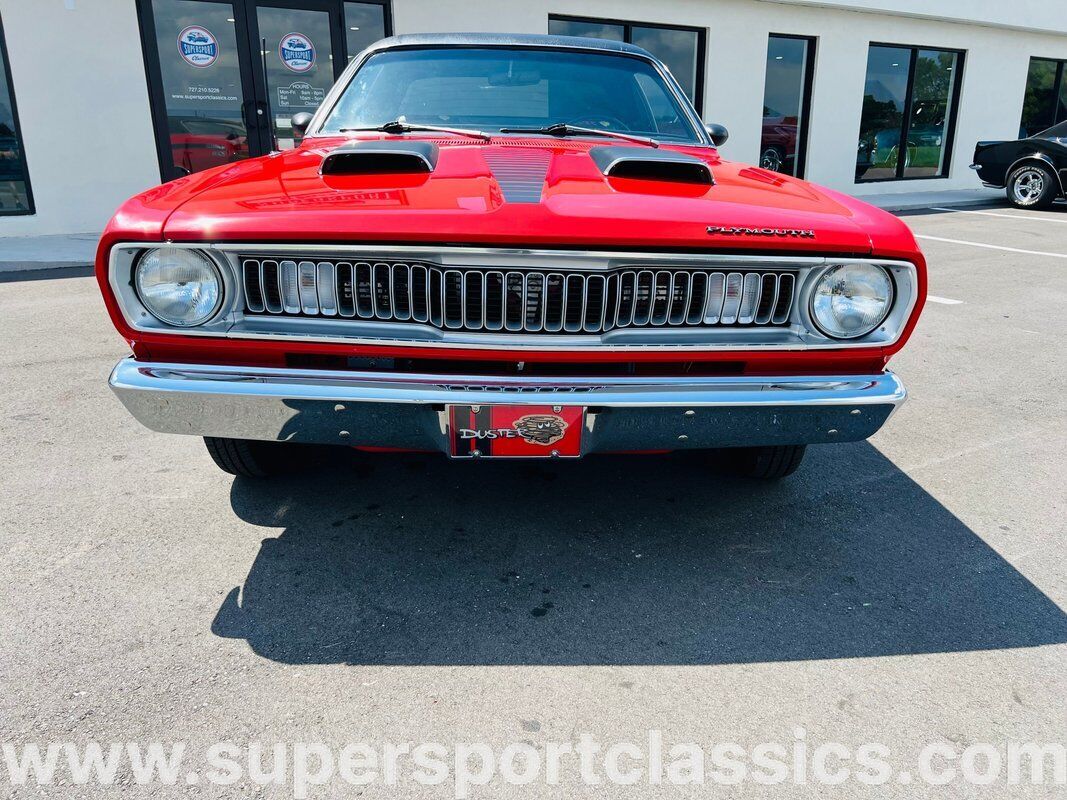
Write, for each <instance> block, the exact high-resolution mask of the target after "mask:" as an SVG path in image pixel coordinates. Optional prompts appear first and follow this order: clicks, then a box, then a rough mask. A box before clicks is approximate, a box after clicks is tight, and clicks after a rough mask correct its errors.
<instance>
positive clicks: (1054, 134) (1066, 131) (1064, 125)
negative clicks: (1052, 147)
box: [1033, 120, 1067, 139]
mask: <svg viewBox="0 0 1067 800" xmlns="http://www.w3.org/2000/svg"><path fill="white" fill-rule="evenodd" d="M1033 138H1034V139H1067V120H1064V121H1063V122H1061V123H1059V124H1058V125H1053V126H1052V127H1051V128H1049V129H1048V130H1047V131H1041V133H1035V134H1034V135H1033Z"/></svg>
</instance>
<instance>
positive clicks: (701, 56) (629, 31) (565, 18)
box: [546, 14, 708, 120]
mask: <svg viewBox="0 0 1067 800" xmlns="http://www.w3.org/2000/svg"><path fill="white" fill-rule="evenodd" d="M553 22H584V23H586V24H591V25H614V26H616V27H620V28H622V29H623V32H622V40H623V42H624V43H626V44H633V29H634V28H652V29H654V30H661V31H685V32H686V33H695V34H696V35H697V50H698V51H699V52H698V53H697V59H696V67H697V72H696V81H695V83H694V86H693V93H694V94H695V95H696V97H695V98H693V99H692V101H691V102H692V103H693V107H694V108H695V109H696V112H697V115H698V116H700V118H701V119H702V120H703V119H704V82H705V77H706V74H707V69H706V66H707V59H708V29H707V28H700V27H696V26H693V25H666V24H663V23H659V22H641V21H640V20H631V19H612V18H609V17H582V16H577V15H574V14H549V15H548V26H547V28H551V25H552V23H553ZM546 32H551V31H550V30H547V29H546ZM652 55H653V56H655V55H656V54H655V53H653V54H652ZM656 58H657V60H660V61H662V59H660V58H659V57H658V56H656ZM671 77H673V78H674V80H676V81H677V80H678V78H677V76H675V75H674V74H673V73H672V75H671ZM679 88H681V87H680V86H679ZM682 95H683V96H685V92H684V91H683V92H682ZM686 99H689V98H688V97H687V98H686Z"/></svg>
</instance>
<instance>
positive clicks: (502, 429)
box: [447, 405, 585, 458]
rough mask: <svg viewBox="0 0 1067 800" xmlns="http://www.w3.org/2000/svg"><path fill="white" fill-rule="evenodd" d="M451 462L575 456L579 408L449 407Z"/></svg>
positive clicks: (579, 438) (578, 442)
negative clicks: (459, 459)
mask: <svg viewBox="0 0 1067 800" xmlns="http://www.w3.org/2000/svg"><path fill="white" fill-rule="evenodd" d="M447 412H448V438H449V441H450V442H451V453H452V456H453V458H578V457H579V456H580V455H581V454H582V426H583V423H584V422H585V409H584V408H582V407H581V406H500V405H492V406H448V409H447Z"/></svg>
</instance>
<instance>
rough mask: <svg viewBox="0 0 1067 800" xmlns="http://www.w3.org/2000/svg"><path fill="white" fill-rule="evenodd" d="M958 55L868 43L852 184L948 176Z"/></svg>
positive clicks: (957, 89)
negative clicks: (864, 84)
mask: <svg viewBox="0 0 1067 800" xmlns="http://www.w3.org/2000/svg"><path fill="white" fill-rule="evenodd" d="M962 61H963V54H962V53H960V52H957V51H955V50H927V49H920V48H914V47H893V46H889V45H871V47H870V50H869V53H868V57H867V82H866V87H865V90H864V96H863V112H862V116H861V119H860V136H859V145H858V150H857V154H856V180H857V181H876V180H899V179H901V178H934V177H943V176H945V175H947V174H948V164H949V157H950V156H951V147H952V133H953V127H954V122H955V114H956V107H957V105H958V94H959V81H960V75H961V67H962Z"/></svg>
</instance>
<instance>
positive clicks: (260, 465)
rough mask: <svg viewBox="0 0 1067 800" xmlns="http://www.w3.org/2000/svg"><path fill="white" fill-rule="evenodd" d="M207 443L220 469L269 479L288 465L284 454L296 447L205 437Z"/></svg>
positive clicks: (209, 452)
mask: <svg viewBox="0 0 1067 800" xmlns="http://www.w3.org/2000/svg"><path fill="white" fill-rule="evenodd" d="M204 444H205V445H207V452H208V455H210V456H211V460H212V461H214V462H215V465H216V466H218V468H219V469H221V470H222V471H223V472H228V473H230V474H231V475H240V476H241V477H244V478H266V477H268V476H270V475H277V474H279V473H280V472H282V470H283V465H284V464H285V463H286V462H285V459H284V457H283V455H282V452H281V451H282V450H283V449H286V448H287V447H288V448H291V447H293V445H286V444H285V443H281V442H257V441H253V440H250V439H223V438H221V437H218V436H205V437H204Z"/></svg>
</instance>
